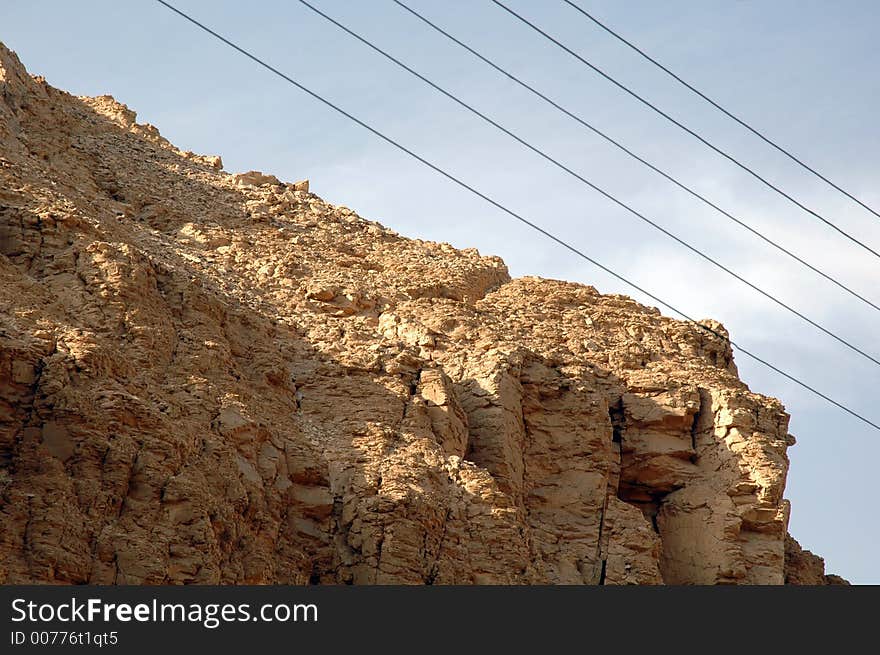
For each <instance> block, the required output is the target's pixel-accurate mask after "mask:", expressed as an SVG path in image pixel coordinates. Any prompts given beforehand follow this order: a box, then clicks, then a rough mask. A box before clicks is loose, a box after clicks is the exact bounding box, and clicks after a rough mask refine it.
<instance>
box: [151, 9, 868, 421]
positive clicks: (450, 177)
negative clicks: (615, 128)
mask: <svg viewBox="0 0 880 655" xmlns="http://www.w3.org/2000/svg"><path fill="white" fill-rule="evenodd" d="M156 2H158V3H159V4H161V5H163V6H165V7H167V8H168V9H170V10H171V11H173V12H174V13H176V14H178V15H179V16H181V17H182V18H184V19H186V20H187V21H189V22H190V23H192V24H193V25H195V26H197V27H198V28H200V29H202V30H204V31H205V32H207V33H208V34H210V35H211V36H213V37H214V38H216V39H218V40H220V41H222V42H223V43H225V44H226V45H228V46H229V47H230V48H232V49H233V50H236V51H237V52H239V53H241V54H242V55H244V56H245V57H247V58H248V59H250V60H252V61H253V62H255V63H257V64H259V65H260V66H262V67H263V68H265V69H266V70H268V71H270V72H271V73H273V74H275V75H277V76H278V77H280V78H281V79H283V80H285V81H286V82H288V83H290V84H292V85H293V86H295V87H296V88H298V89H299V90H300V91H303V92H304V93H306V94H308V95H310V96H311V97H312V98H314V99H315V100H317V101H319V102H321V103H322V104H324V105H325V106H327V107H329V108H331V109H333V110H334V111H336V112H337V113H339V114H341V115H342V116H344V117H346V118H348V119H349V120H350V121H352V122H354V123H356V124H358V125H360V126H361V127H362V128H364V129H365V130H367V131H368V132H370V133H371V134H373V135H375V136H377V137H379V138H380V139H382V140H383V141H385V142H386V143H388V144H389V145H392V146H394V147H395V148H397V149H398V150H400V151H401V152H404V153H406V154H407V155H409V156H410V157H412V158H413V159H415V160H416V161H418V162H420V163H421V164H423V165H425V166H427V167H428V168H430V169H431V170H433V171H434V172H435V173H439V174H440V175H442V176H443V177H445V178H446V179H448V180H449V181H451V182H453V183H455V184H456V185H458V186H460V187H461V188H463V189H465V190H466V191H469V192H470V193H472V194H474V195H475V196H477V197H478V198H481V199H482V200H485V201H486V202H487V203H489V204H490V205H492V206H493V207H495V208H496V209H499V210H501V211H502V212H504V213H505V214H507V215H509V216H510V217H512V218H515V219H516V220H518V221H519V222H521V223H523V224H524V225H527V226H528V227H530V228H532V229H533V230H535V231H536V232H539V233H541V234H543V235H544V236H545V237H547V238H548V239H550V240H551V241H554V242H556V243H557V244H559V245H561V246H562V247H564V248H566V249H567V250H569V251H571V252H573V253H574V254H575V255H577V256H578V257H580V258H582V259H584V260H585V261H588V262H590V263H591V264H593V266H596V267H597V268H599V269H600V270H602V271H604V272H605V273H607V274H608V275H611V276H612V277H614V278H616V279H617V280H620V281H621V282H623V283H624V284H626V285H627V286H629V287H631V288H633V289H635V290H636V291H639V292H640V293H643V294H644V295H645V296H647V297H648V298H651V299H652V300H653V301H654V302H656V303H658V304H660V305H662V306H663V307H666V308H667V309H668V310H670V311H671V312H673V313H675V314H678V315H679V316H681V317H682V318H684V319H685V320H686V321H688V322H690V323H693V324H694V325H695V326H697V327H698V328H700V329H702V330H704V331H706V332H708V333H709V334H711V335H713V336H715V337H717V338H719V339H721V340H722V341H727V342H728V343H729V344H730V345H731V347H733V348H736V349H737V350H739V351H740V352H741V353H743V354H744V355H746V356H748V357H750V358H751V359H753V360H755V361H756V362H758V363H760V364H763V365H764V366H766V367H767V368H769V369H770V370H772V371H774V372H776V373H778V374H779V375H781V376H783V377H784V378H786V379H787V380H790V381H791V382H794V383H795V384H797V385H799V386H800V387H802V388H804V389H806V390H807V391H809V392H810V393H812V394H814V395H816V396H818V397H819V398H822V399H823V400H825V401H826V402H829V403H831V404H832V405H834V406H835V407H837V408H838V409H841V410H843V411H844V412H846V413H847V414H849V415H851V416H853V417H854V418H857V419H858V420H860V421H862V422H863V423H865V424H867V425H869V426H871V427H872V428H874V429H875V430H877V431H878V432H880V424H877V423H874V422H873V421H871V420H870V419H868V418H866V417H864V416H862V415H861V414H859V413H857V412H856V411H854V410H852V409H850V408H849V407H847V406H846V405H844V404H842V403H840V402H838V401H836V400H834V399H833V398H831V397H830V396H828V395H826V394H824V393H822V392H821V391H819V390H817V389H815V388H814V387H812V386H810V385H808V384H807V383H806V382H803V381H802V380H800V379H798V378H797V377H795V376H793V375H791V374H789V373H786V372H785V371H783V370H782V369H780V368H778V367H777V366H775V365H774V364H771V363H770V362H768V361H767V360H765V359H763V358H761V357H759V356H757V355H754V354H752V353H751V352H749V351H748V350H746V349H745V348H742V347H741V346H739V345H737V344H736V343H734V342H733V341H732V340H730V339H729V338H728V337H725V336H724V335H722V334H720V333H718V332H716V331H715V330H713V329H712V328H710V327H708V326H706V325H703V324H702V323H699V322H697V321H696V320H695V319H693V318H691V317H690V316H688V315H687V314H685V313H684V312H682V311H680V310H678V309H676V308H675V307H674V306H672V305H670V304H669V303H667V302H665V301H664V300H661V299H660V298H659V297H657V296H655V295H654V294H652V293H650V292H649V291H647V290H645V289H643V288H642V287H640V286H639V285H637V284H636V283H634V282H630V281H629V280H628V279H627V278H625V277H623V276H622V275H620V274H619V273H615V272H614V271H613V270H612V269H610V268H608V267H607V266H605V265H603V264H601V263H600V262H598V261H597V260H595V259H593V258H592V257H590V256H589V255H587V254H586V253H584V252H582V251H581V250H579V249H577V248H576V247H574V246H572V245H571V244H569V243H567V242H566V241H564V240H562V239H560V238H559V237H557V236H555V235H554V234H552V233H551V232H549V231H547V230H545V229H544V228H542V227H541V226H539V225H538V224H536V223H533V222H532V221H530V220H529V219H527V218H525V217H524V216H521V215H520V214H518V213H516V212H514V211H513V210H512V209H508V208H507V207H505V206H504V205H502V204H501V203H500V202H498V201H497V200H494V199H492V198H491V197H489V196H487V195H486V194H484V193H483V192H481V191H479V190H477V189H476V188H474V187H472V186H470V185H469V184H467V183H466V182H464V181H462V180H460V179H459V178H457V177H455V176H454V175H452V174H451V173H448V172H447V171H445V170H443V169H442V168H440V167H439V166H437V165H436V164H433V163H431V162H430V161H428V160H427V159H425V158H424V157H422V156H420V155H418V154H416V153H415V152H413V151H412V150H410V149H409V148H407V147H406V146H404V145H402V144H400V143H398V142H397V141H395V140H394V139H392V138H391V137H389V136H386V135H385V134H383V133H382V132H380V131H379V130H377V129H376V128H374V127H372V126H371V125H369V124H368V123H365V122H364V121H362V120H361V119H359V118H357V117H356V116H354V115H353V114H351V113H349V112H347V111H346V110H344V109H342V108H341V107H340V106H338V105H336V104H334V103H333V102H331V101H330V100H327V99H326V98H324V97H323V96H321V95H320V94H318V93H317V92H315V91H312V90H311V89H309V88H308V87H306V86H305V85H303V84H300V83H299V82H297V81H296V80H295V79H293V78H292V77H290V76H288V75H286V74H284V73H282V72H281V71H280V70H278V69H277V68H275V67H274V66H272V65H270V64H268V63H266V62H265V61H263V60H262V59H260V58H259V57H257V56H256V55H254V54H251V53H250V52H248V51H247V50H245V49H244V48H242V47H241V46H239V45H237V44H235V43H233V42H232V41H230V40H229V39H227V38H226V37H224V36H223V35H221V34H219V33H218V32H215V31H214V30H212V29H211V28H210V27H208V26H206V25H204V24H203V23H200V22H199V21H197V20H196V19H195V18H192V17H191V16H189V15H188V14H186V13H184V12H182V11H181V10H180V9H177V8H176V7H174V6H173V5H171V4H169V3H168V2H166V1H165V0H156Z"/></svg>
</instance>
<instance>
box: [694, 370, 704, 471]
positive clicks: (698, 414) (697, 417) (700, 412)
mask: <svg viewBox="0 0 880 655" xmlns="http://www.w3.org/2000/svg"><path fill="white" fill-rule="evenodd" d="M704 393H705V390H703V389H702V388H700V387H697V394H698V395H699V397H700V406H699V407H698V408H697V412H696V414H694V422H693V423H692V424H691V448H692V449H693V451H694V454H693V455H691V457H690V461H691V463H692V464H696V463H697V459H698V455H697V435H698V434H699V433H700V431H701V426H700V423H701V422H702V420H703V416H704V411H705V407H706V399H705V398H704V397H703V395H704Z"/></svg>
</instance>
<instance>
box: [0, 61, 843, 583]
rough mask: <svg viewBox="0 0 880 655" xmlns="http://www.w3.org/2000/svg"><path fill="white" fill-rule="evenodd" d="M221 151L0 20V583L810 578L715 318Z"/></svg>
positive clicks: (762, 411) (763, 422)
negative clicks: (399, 218)
mask: <svg viewBox="0 0 880 655" xmlns="http://www.w3.org/2000/svg"><path fill="white" fill-rule="evenodd" d="M221 167H222V162H221V160H220V158H219V157H206V156H200V155H195V154H193V153H191V152H183V151H180V150H178V149H176V148H175V147H174V146H172V145H171V144H170V143H169V142H168V141H166V140H165V139H164V138H162V137H161V136H160V134H159V133H158V131H157V130H156V128H154V127H152V126H149V125H139V124H138V123H137V122H136V116H135V114H134V112H132V111H131V110H129V109H128V108H127V107H125V106H124V105H122V104H119V103H118V102H116V101H115V100H113V99H112V98H110V97H109V96H102V97H97V98H78V97H73V96H71V95H68V94H66V93H64V92H62V91H59V90H57V89H54V88H52V87H51V86H49V85H48V84H46V83H45V81H43V80H42V79H40V78H31V77H30V76H29V75H28V74H27V73H26V72H25V70H24V68H23V67H22V66H21V64H20V62H19V61H18V60H17V58H16V57H15V55H14V54H13V53H11V52H10V51H8V50H6V49H5V48H3V47H2V46H0V180H2V184H0V516H2V537H0V582H5V583H22V582H53V583H150V584H166V583H224V584H226V583H229V584H243V583H294V584H304V583H309V582H311V583H356V584H363V583H413V584H423V583H427V584H432V583H433V584H448V583H465V584H468V583H576V584H581V583H584V584H660V583H664V582H665V583H689V584H714V583H762V584H781V583H783V582H786V581H787V582H792V583H810V584H818V583H824V582H828V581H829V576H825V575H824V571H823V566H822V562H821V560H820V559H818V558H815V557H812V556H809V555H806V554H804V553H802V552H801V551H800V549H799V548H795V547H794V544H795V542H794V541H793V540H790V539H789V538H788V537H787V532H786V526H787V520H788V504H787V502H786V501H785V500H784V498H783V491H784V487H785V476H786V472H787V467H788V460H787V458H786V448H787V447H788V446H790V445H792V444H793V443H794V441H793V439H792V437H791V436H789V434H788V431H787V426H788V416H787V415H786V413H785V411H784V409H783V407H782V406H781V405H780V403H779V402H778V401H776V400H774V399H772V398H767V397H764V396H760V395H758V394H755V393H752V392H750V391H749V390H748V388H747V387H746V386H745V385H744V384H743V383H742V382H741V381H740V380H739V379H738V377H737V372H736V368H735V365H734V363H733V357H732V353H731V350H730V346H729V344H728V342H727V341H726V339H725V338H724V337H723V335H724V334H726V333H725V332H724V328H723V327H722V326H720V325H719V324H717V323H711V327H712V329H713V330H714V331H715V332H716V333H717V334H718V335H719V336H713V335H712V334H710V333H709V332H707V331H705V330H701V329H699V328H698V327H696V326H693V325H689V324H686V323H682V322H679V321H675V320H672V319H669V318H666V317H663V316H661V315H660V313H659V312H658V311H657V310H655V309H651V308H648V307H644V306H641V305H639V304H637V303H636V302H634V301H632V300H630V299H629V298H626V297H623V296H603V295H601V294H599V293H598V292H597V291H596V290H595V289H593V288H591V287H587V286H582V285H577V284H569V283H565V282H559V281H553V280H542V279H537V278H523V279H515V280H512V279H511V278H510V277H509V275H508V273H507V269H506V268H505V266H504V263H503V262H502V261H501V260H499V259H498V258H495V257H485V256H481V255H480V254H479V253H478V252H476V251H475V250H456V249H454V248H452V247H451V246H449V245H447V244H437V243H429V242H423V241H419V240H411V239H405V238H402V237H400V236H398V235H397V234H395V233H394V232H392V231H391V230H388V229H386V228H384V227H382V226H381V225H378V224H376V223H372V222H370V221H366V220H364V219H362V218H360V217H359V216H357V215H356V214H355V213H354V212H353V211H351V210H349V209H347V208H344V207H338V206H333V205H331V204H328V203H327V202H325V201H323V200H321V199H320V198H319V197H317V196H316V195H314V194H311V193H309V191H308V183H307V182H300V183H294V184H288V183H284V182H281V181H280V180H278V179H277V178H276V177H274V176H271V175H267V174H263V173H259V172H255V171H251V172H249V173H246V174H242V175H229V174H227V173H225V172H223V171H222V170H221Z"/></svg>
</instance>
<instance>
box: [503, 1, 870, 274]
mask: <svg viewBox="0 0 880 655" xmlns="http://www.w3.org/2000/svg"><path fill="white" fill-rule="evenodd" d="M492 2H494V3H495V4H496V5H498V6H499V7H501V8H502V9H504V11H506V12H507V13H509V14H510V15H511V16H514V17H515V18H517V19H518V20H520V21H521V22H522V23H524V24H525V25H527V26H529V27H530V28H532V29H533V30H534V31H535V32H537V33H538V34H540V35H541V36H543V37H544V38H546V39H547V40H548V41H550V42H552V43H554V44H556V45H557V46H559V47H560V48H562V49H563V50H565V52H567V53H568V54H570V55H571V56H572V57H574V58H575V59H577V60H578V61H580V62H581V63H582V64H584V65H585V66H587V67H588V68H590V69H591V70H593V71H594V72H596V73H598V74H599V75H601V76H602V77H604V78H605V79H606V80H608V81H609V82H611V83H612V84H613V85H614V86H616V87H617V88H619V89H621V90H622V91H624V92H626V93H627V94H629V95H630V96H632V97H633V98H635V99H636V100H638V101H639V102H641V103H642V104H643V105H645V106H646V107H648V108H650V109H651V110H653V111H654V112H656V113H657V114H659V115H660V116H662V117H663V118H665V119H666V120H668V121H669V122H670V123H672V124H673V125H675V126H677V127H679V128H681V129H682V130H684V131H685V132H687V133H688V134H690V135H691V136H692V137H694V138H695V139H697V140H698V141H699V142H700V143H702V144H703V145H705V146H706V147H708V148H710V149H711V150H713V151H714V152H716V153H718V154H719V155H721V156H722V157H724V158H725V159H727V160H728V161H730V162H731V163H733V164H736V165H737V166H738V167H739V168H741V169H742V170H744V171H745V172H747V173H748V174H749V175H751V176H752V177H754V178H755V179H756V180H758V181H760V182H762V183H763V184H764V185H765V186H767V187H769V188H770V189H772V190H773V191H775V192H776V193H778V194H779V195H781V196H782V197H783V198H786V199H787V200H788V201H790V202H791V203H793V204H794V205H796V206H797V207H800V208H801V209H802V210H804V211H805V212H807V213H808V214H810V215H811V216H813V217H814V218H817V219H819V220H820V221H822V222H823V223H825V225H827V226H828V227H830V228H831V229H833V230H834V231H836V232H838V233H840V234H841V235H843V236H844V237H846V238H847V239H849V240H850V241H852V242H853V243H855V244H857V245H858V246H860V247H861V248H863V249H864V250H867V251H868V252H869V253H871V254H872V255H874V256H875V257H877V258H878V259H880V252H877V251H876V250H874V249H873V248H871V246H869V245H868V244H866V243H864V242H863V241H860V240H859V239H857V238H856V237H854V236H852V235H851V234H849V233H848V232H846V231H844V230H843V229H842V228H840V227H838V226H837V225H836V224H835V223H832V222H831V221H830V220H828V219H827V218H825V217H824V216H822V215H821V214H819V213H818V212H816V211H815V210H812V209H810V208H809V207H807V206H806V205H804V204H803V203H801V202H800V201H799V200H797V199H796V198H794V197H793V196H790V195H789V194H788V193H786V192H785V191H783V190H782V189H780V188H779V187H778V186H776V185H775V184H773V183H772V182H770V181H769V180H768V179H767V178H765V177H762V176H761V175H760V174H758V173H756V172H755V171H754V170H752V169H751V168H749V167H748V166H746V165H745V164H743V163H742V162H740V161H739V160H738V159H736V158H735V157H733V156H732V155H729V154H727V153H726V152H724V151H723V150H721V149H720V148H719V147H718V146H716V145H714V144H713V143H711V142H710V141H708V140H707V139H705V138H703V137H702V136H700V135H699V134H697V133H696V132H694V131H693V130H692V129H690V128H689V127H688V126H687V125H685V124H683V123H681V122H680V121H678V120H676V119H675V118H673V117H672V116H670V115H669V114H667V113H666V112H665V111H663V110H662V109H660V108H659V107H657V105H655V104H653V103H651V102H650V101H649V100H646V99H645V98H643V97H642V96H640V95H639V94H638V93H636V92H635V91H633V90H632V89H630V88H629V87H627V86H625V85H624V84H622V83H620V82H618V81H617V80H616V79H614V78H613V77H611V76H610V75H609V74H608V73H606V72H605V71H603V70H602V69H601V68H599V67H597V66H595V65H594V64H592V63H590V62H589V61H587V60H586V59H584V58H583V57H581V56H580V55H579V54H578V53H576V52H575V51H574V50H572V49H571V48H569V47H568V46H566V45H565V44H564V43H562V42H561V41H559V40H558V39H555V38H554V37H552V36H551V35H550V34H548V33H547V32H545V31H544V30H542V29H541V28H540V27H538V26H537V25H535V24H534V23H532V22H531V21H530V20H528V19H527V18H524V17H523V16H521V15H520V14H518V13H516V12H515V11H514V10H513V9H511V8H510V7H508V6H507V5H505V4H504V3H503V2H500V0H492Z"/></svg>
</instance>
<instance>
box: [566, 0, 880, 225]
mask: <svg viewBox="0 0 880 655" xmlns="http://www.w3.org/2000/svg"><path fill="white" fill-rule="evenodd" d="M562 1H563V2H564V3H565V4H567V5H569V6H571V7H573V8H574V9H575V10H577V11H578V12H580V13H581V14H583V15H584V16H586V17H587V18H589V19H590V20H591V21H593V22H594V23H595V24H596V25H598V26H599V27H601V28H602V29H603V30H605V31H606V32H608V33H609V34H610V35H611V36H613V37H614V38H615V39H617V40H618V41H621V42H622V43H624V44H626V45H627V46H629V47H630V48H632V49H633V50H635V51H636V52H637V53H638V54H640V55H641V56H642V57H644V58H645V59H647V60H648V61H649V62H651V63H652V64H654V65H655V66H656V67H657V68H659V69H660V70H662V71H663V72H664V73H666V74H667V75H669V76H670V77H671V78H672V79H674V80H675V81H676V82H678V83H679V84H681V85H682V86H684V87H685V88H687V89H689V90H690V91H692V92H693V93H695V94H696V95H698V96H700V97H701V98H702V99H703V100H705V101H706V102H708V103H709V104H710V105H712V106H713V107H715V109H717V110H718V111H720V112H721V113H723V114H724V115H725V116H727V117H729V118H731V119H733V120H734V121H736V122H737V123H739V124H740V125H742V126H743V127H744V128H746V129H747V130H748V131H749V132H751V133H752V134H754V135H755V136H757V137H758V138H759V139H761V141H763V142H764V143H766V144H768V145H770V146H772V147H773V148H775V149H776V150H778V151H779V152H781V153H782V154H783V155H785V156H786V157H788V158H789V159H791V160H792V161H793V162H795V163H796V164H799V165H800V166H801V167H802V168H804V169H806V170H807V171H809V172H810V173H812V174H813V175H815V176H816V177H818V178H819V179H820V180H822V181H823V182H826V183H827V184H828V185H829V186H831V187H833V188H834V189H836V190H838V191H840V193H842V194H843V195H845V196H846V197H847V198H849V199H850V200H853V201H855V202H856V203H858V204H859V205H861V206H862V207H864V208H865V209H867V210H868V211H869V212H871V213H872V214H874V216H876V217H877V218H880V214H878V213H877V212H876V211H874V209H872V208H871V207H869V206H868V205H866V204H865V203H864V202H862V201H861V200H859V199H858V198H856V197H855V196H854V195H852V194H851V193H850V192H849V191H846V190H845V189H843V188H841V187H839V186H838V185H837V184H835V183H834V182H832V181H831V180H829V179H828V178H827V177H825V176H824V175H822V174H821V173H820V172H819V171H817V170H816V169H814V168H812V167H811V166H809V165H807V164H806V163H804V162H803V161H802V160H801V159H798V158H797V157H796V156H794V155H793V154H791V153H790V152H789V151H788V150H786V149H785V148H783V147H782V146H780V145H779V144H778V143H776V142H775V141H772V140H771V139H770V137H768V136H766V135H764V134H762V133H761V132H760V131H758V130H757V129H756V128H754V127H752V126H751V125H749V124H748V123H746V122H745V121H744V120H742V119H741V118H739V117H738V116H735V115H734V114H733V113H731V112H730V111H728V110H727V109H725V108H724V107H722V106H721V105H720V104H719V103H718V102H716V101H715V100H713V99H712V98H710V97H709V96H707V95H706V94H705V93H703V92H702V91H700V90H699V89H697V88H695V87H694V86H693V85H691V84H689V83H688V82H686V81H685V80H683V79H682V78H681V77H680V76H678V75H676V74H675V73H673V72H672V71H671V70H669V69H668V68H667V67H666V66H664V65H663V64H661V63H660V62H659V61H657V60H656V59H654V58H653V57H651V56H650V55H649V54H647V53H646V52H645V51H644V50H642V49H641V48H639V47H638V46H637V45H635V44H634V43H632V42H631V41H628V40H626V39H625V38H624V37H622V36H621V35H620V34H618V33H617V32H615V31H614V30H612V29H611V28H610V27H608V26H607V25H605V24H604V23H603V22H602V21H600V20H599V19H598V18H596V17H595V16H593V15H592V14H590V13H589V12H588V11H586V10H585V9H583V8H581V7H580V6H578V5H577V4H575V3H574V2H572V1H571V0H562Z"/></svg>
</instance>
